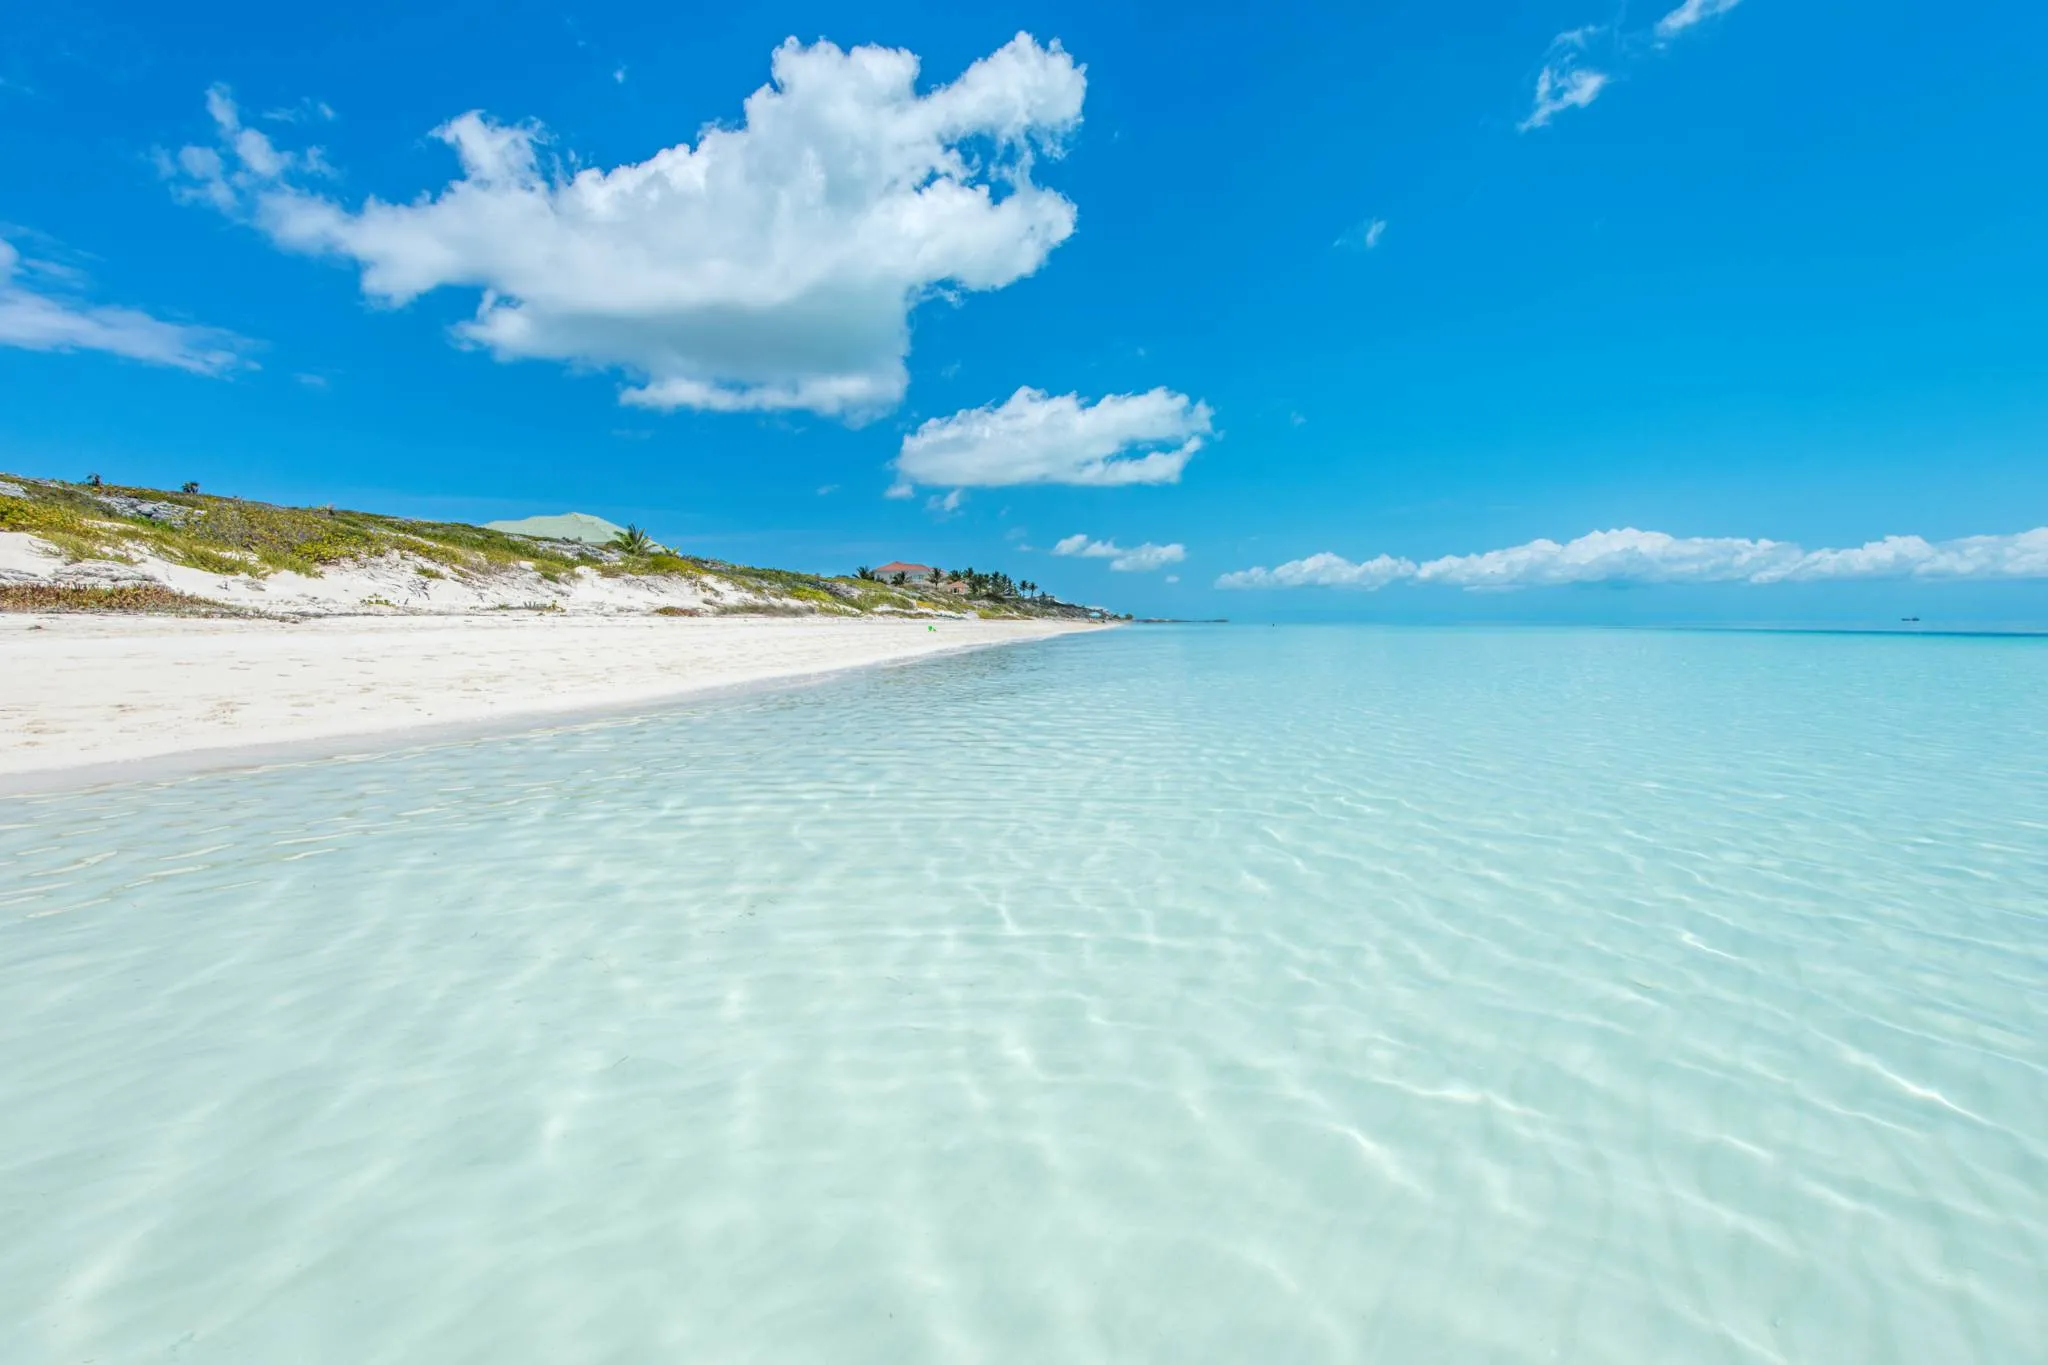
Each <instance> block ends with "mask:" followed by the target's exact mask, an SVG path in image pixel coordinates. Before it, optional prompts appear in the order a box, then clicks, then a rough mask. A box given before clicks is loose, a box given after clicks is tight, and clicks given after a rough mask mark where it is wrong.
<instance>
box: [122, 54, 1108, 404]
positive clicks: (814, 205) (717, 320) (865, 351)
mask: <svg viewBox="0 0 2048 1365" xmlns="http://www.w3.org/2000/svg"><path fill="white" fill-rule="evenodd" d="M771 72H772V75H771V80H770V82H769V84H767V85H764V86H762V87H761V88H760V89H758V90H756V91H755V92H754V93H753V94H752V95H750V96H749V97H748V98H747V100H746V102H745V106H744V111H743V116H742V118H741V119H740V121H739V122H738V123H737V124H736V125H729V126H718V125H715V126H711V127H708V128H706V129H704V130H703V131H702V132H700V133H699V135H698V137H697V140H696V142H695V144H694V145H692V144H691V143H690V142H688V141H683V142H679V143H677V144H675V145H673V146H670V147H667V148H665V149H663V150H661V151H659V152H656V153H655V154H654V155H653V156H651V157H649V158H648V159H647V160H645V161H641V162H637V163H630V164H626V165H620V166H615V167H612V168H610V169H603V168H597V167H578V166H577V165H576V163H575V161H574V158H573V157H568V158H561V157H555V156H551V155H548V154H547V150H548V147H549V140H548V136H547V134H546V132H545V130H544V129H542V128H540V127H539V126H538V125H534V124H530V123H524V124H508V123H501V122H498V121H496V120H494V119H492V118H491V117H490V116H488V115H486V114H484V113H481V112H477V111H472V112H469V113H465V114H461V115H458V116H457V117H455V118H453V119H451V120H449V121H448V122H447V123H445V124H443V125H442V126H441V127H440V128H438V129H436V130H435V136H436V137H437V138H439V139H440V140H441V141H442V142H444V143H446V144H447V145H448V146H449V147H450V148H451V149H452V150H453V151H454V153H455V155H456V158H457V160H458V161H459V163H460V166H461V174H460V176H459V177H458V178H456V179H454V180H452V181H451V182H449V183H448V184H447V185H445V186H443V187H442V188H441V189H439V190H438V191H432V192H427V193H422V194H419V195H417V196H413V197H410V198H409V199H407V200H406V201H405V202H402V203H387V202H385V201H383V200H380V199H376V198H371V199H369V200H367V201H365V202H364V203H362V204H361V205H360V206H359V207H351V206H349V205H348V204H345V203H343V202H341V201H340V200H339V199H337V198H334V197H332V196H330V195H329V194H327V193H325V192H322V191H321V190H320V189H319V188H318V187H317V186H315V185H314V184H313V183H312V182H313V181H314V180H315V178H316V177H317V176H318V175H319V174H320V173H322V172H323V171H324V170H325V163H324V162H323V161H322V160H321V159H320V157H319V155H318V153H317V150H314V151H308V152H286V151H281V150H280V149H279V148H277V147H276V146H275V145H274V144H272V143H271V142H270V140H269V139H268V138H267V137H265V136H264V135H263V134H262V133H260V132H257V131H255V130H253V129H250V128H248V127H246V126H244V124H243V122H242V120H241V118H240V115H239V113H238V112H237V110H236V108H235V106H234V102H233V101H232V100H231V99H230V98H229V97H228V95H227V92H226V91H225V90H222V89H220V88H218V87H216V89H215V90H214V91H212V92H210V93H209V96H208V108H209V111H210V112H211V114H212V116H213V120H214V124H215V128H216V132H217V137H216V139H215V143H214V145H210V146H191V147H185V148H182V149H181V150H179V151H178V152H177V153H175V154H166V155H165V156H163V157H162V158H161V160H160V165H161V167H162V169H163V170H164V172H165V174H166V175H167V176H168V177H169V178H170V179H171V180H172V181H173V182H174V184H175V185H176V186H177V187H178V188H179V191H180V193H182V194H184V195H185V196H187V197H190V198H197V199H201V200H204V201H205V202H208V203H211V204H213V205H214V206H215V207H217V208H219V209H221V210H222V211H224V212H227V213H229V214H231V215H233V216H235V217H237V218H240V219H243V220H246V221H248V222H250V223H253V224H254V225H255V226H256V227H258V228H259V229H261V230H262V231H263V232H264V233H266V234H267V235H268V236H269V237H270V238H271V240H272V241H273V242H275V243H276V244H277V245H278V246H280V247H283V248H285V249H288V250H293V251H301V252H306V253H308V254H313V255H322V256H331V257H336V258H340V259H343V260H347V261H351V262H353V263H354V264H355V265H357V266H358V267H359V269H360V270H361V277H362V288H363V292H364V293H365V294H366V295H368V296H369V297H370V298H372V299H374V300H376V301H377V302H380V303H386V304H404V303H407V302H410V301H411V300H413V299H415V298H417V297H419V296H420V295H422V294H425V293H427V292H429V291H431V290H435V289H442V288H453V289H461V290H473V291H475V293H476V295H477V299H478V302H477V309H476V314H475V316H474V317H473V318H472V319H470V320H469V321H467V322H465V323H463V324H462V325H461V326H460V327H458V328H457V329H456V330H457V336H458V339H459V340H461V341H462V342H464V343H466V344H470V345H475V346H480V347H483V348H485V349H487V350H489V351H490V352H491V353H492V354H494V355H495V356H497V357H498V358H500V359H505V360H512V359H548V360H556V361H561V362H564V363H568V364H575V365H596V366H606V367H616V368H618V369H621V370H623V371H625V372H627V373H628V374H630V375H632V376H634V377H635V378H636V379H637V380H638V381H639V382H637V383H636V384H635V385H634V386H633V387H631V388H629V389H627V390H626V391H625V393H624V395H623V397H624V400H625V401H626V402H629V403H632V404H636V405H639V406H643V407H650V408H677V407H692V408H703V409H710V410H714V411H728V412H729V411H767V410H807V411H811V412H818V413H825V414H831V415H838V416H843V417H847V418H850V419H859V418H861V417H864V416H870V415H873V414H875V413H877V412H880V411H884V410H887V409H888V408H891V407H893V406H894V405H895V404H896V403H897V402H899V401H900V400H901V398H902V397H903V393H904V390H905V387H906V385H907V383H908V376H907V371H906V369H905V365H904V359H905V356H906V355H907V354H908V352H909V348H910V328H909V315H910V312H911V310H912V309H913V308H915V307H916V306H917V305H918V303H919V302H921V301H923V300H925V299H928V298H931V297H934V296H937V295H945V296H957V295H959V294H961V293H965V292H971V291H976V290H989V289H1000V288H1002V287H1004V286H1005V285H1008V284H1011V283H1012V282H1014V281H1016V280H1018V279H1021V278H1023V277H1025V276H1027V275H1030V274H1032V273H1033V272H1034V271H1036V270H1037V269H1038V268H1039V267H1040V266H1041V265H1043V264H1044V262H1045V260H1046V257H1047V256H1048V255H1049V254H1050V253H1051V251H1052V250H1053V248H1055V247H1057V246H1058V245H1059V244H1060V243H1061V242H1063V241H1065V240H1066V239H1067V238H1068V236H1070V235H1071V234H1072V233H1073V230H1074V221H1075V209H1074V205H1073V204H1072V203H1071V202H1070V201H1068V200H1067V199H1065V198H1064V197H1062V196H1061V195H1059V194H1057V193H1055V192H1054V191H1052V190H1049V189H1046V188H1044V187H1043V186H1041V185H1039V184H1037V183H1036V182H1035V181H1034V180H1033V178H1032V172H1033V166H1034V157H1035V155H1036V154H1041V153H1051V152H1056V151H1057V150H1058V148H1059V144H1060V140H1061V138H1063V137H1064V136H1065V135H1066V134H1067V133H1068V132H1070V131H1071V130H1072V129H1073V128H1074V127H1075V126H1076V125H1077V124H1078V122H1079V120H1080V117H1081V104H1082V99H1083V96H1084V94H1085V92H1086V89H1087V81H1086V77H1085V75H1084V73H1083V69H1082V68H1081V67H1080V66H1079V65H1078V64H1076V63H1075V62H1074V60H1073V59H1072V58H1071V57H1069V56H1068V55H1067V54H1066V52H1064V51H1063V50H1061V48H1060V47H1059V45H1058V44H1057V43H1053V44H1051V45H1041V44H1040V43H1038V42H1037V41H1036V40H1035V39H1033V38H1032V37H1030V36H1029V35H1028V34H1022V33H1020V34H1018V35H1017V37H1016V38H1014V39H1013V40H1011V41H1010V42H1009V43H1007V44H1005V45H1004V46H1003V47H1001V48H999V49H997V50H996V51H995V52H993V53H991V54H989V55H988V56H986V57H983V58H982V59H981V60H979V61H977V62H975V63H974V64H973V65H972V66H970V67H968V69H967V70H966V71H965V72H964V73H963V74H962V75H961V76H960V77H959V78H958V79H956V80H955V81H953V82H952V83H951V84H948V85H942V86H939V87H937V88H936V89H932V90H930V91H928V92H926V93H923V94H920V93H919V92H918V88H917V84H918V75H919V70H918V59H917V57H916V55H915V54H913V53H910V52H905V51H901V50H896V49H889V48H881V47H856V48H853V49H851V50H842V49H841V48H839V47H837V46H835V45H833V44H831V43H826V42H819V43H815V44H811V45H808V46H806V45H804V44H801V43H799V42H797V41H795V40H794V39H791V40H789V41H787V42H785V43H783V44H782V46H781V47H779V48H777V49H776V50H775V53H774V57H773V60H772V65H771Z"/></svg>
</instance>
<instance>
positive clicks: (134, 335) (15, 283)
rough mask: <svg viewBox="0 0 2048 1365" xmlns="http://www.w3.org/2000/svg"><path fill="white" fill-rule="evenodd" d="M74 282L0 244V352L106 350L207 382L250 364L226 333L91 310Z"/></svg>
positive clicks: (66, 273) (68, 274) (64, 272)
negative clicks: (0, 349) (206, 377)
mask: <svg viewBox="0 0 2048 1365" xmlns="http://www.w3.org/2000/svg"><path fill="white" fill-rule="evenodd" d="M77 278H78V277H77V272H75V271H72V270H70V269H69V268H68V267H60V266H53V265H47V264H45V263H40V262H35V261H28V260H24V259H23V257H22V255H21V252H20V251H19V250H18V249H17V248H16V247H15V246H14V245H13V244H12V243H10V242H7V241H5V240H0V346H18V347H20V348H22V349H23V350H29V351H104V352H106V353H108V354H110V355H118V356H126V357H127V358H128V359H130V360H140V361H145V362H147V363H148V364H151V365H168V366H171V367H172V368H174V369H179V370H189V371H191V372H192V373H193V374H207V375H217V374H225V373H227V372H228V371H229V370H233V369H238V368H241V367H243V366H246V365H248V364H249V363H250V362H249V360H248V359H247V357H246V355H245V352H246V351H247V350H248V348H249V345H250V343H249V342H248V341H247V340H246V339H244V338H242V337H238V336H236V335H235V334H234V333H232V332H224V331H221V330H220V329H218V328H215V327H195V326H193V325H191V324H189V323H183V322H167V321H165V320H164V319H162V318H158V317H152V316H151V315H150V314H148V313H145V312H142V311H140V310H138V309H134V308H120V307H115V306H112V305H108V304H96V303H89V302H87V301H85V300H84V299H81V298H79V297H77V296H76V294H75V292H73V290H72V289H71V288H69V287H67V286H70V285H73V284H75V283H76V281H77Z"/></svg>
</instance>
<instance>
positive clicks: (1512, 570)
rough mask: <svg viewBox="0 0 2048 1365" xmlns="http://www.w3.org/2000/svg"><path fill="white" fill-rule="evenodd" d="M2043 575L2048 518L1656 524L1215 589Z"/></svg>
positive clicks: (1309, 566) (1268, 572) (1292, 567)
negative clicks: (1794, 534) (2004, 522)
mask: <svg viewBox="0 0 2048 1365" xmlns="http://www.w3.org/2000/svg"><path fill="white" fill-rule="evenodd" d="M1905 578H1914V579H2000V578H2004V579H2013V578H2048V527H2040V528H2037V529H2035V530H2032V531H2022V532H2020V533H2018V534H2017V535H2004V536H1966V537H1964V538H1963V539H1960V540H1950V541H1940V542H1932V541H1927V540H1924V539H1922V538H1921V537H1919V536H1887V537H1885V538H1884V539H1882V540H1873V541H1870V542H1869V543H1867V544H1864V545H1860V546H1856V547H1854V548H1850V549H1839V550H1836V549H1821V550H1806V549H1802V548H1800V547H1799V546H1798V545H1795V544H1793V543H1792V542H1790V541H1783V540H1745V539H1741V538H1737V537H1716V536H1671V535H1666V534H1664V533H1663V532H1661V531H1638V530H1634V529H1632V528H1629V529H1623V530H1617V531H1594V532H1591V533H1589V534H1587V535H1583V536H1580V537H1579V538H1578V539H1576V540H1571V541H1566V542H1564V543H1562V544H1560V543H1559V542H1557V541H1554V540H1532V541H1530V542H1528V543H1527V544H1526V545H1515V546H1511V547H1509V548H1507V549H1501V550H1487V551H1485V552H1483V553H1480V554H1469V555H1444V556H1442V557H1440V558H1437V559H1429V560H1424V561H1421V562H1420V563H1418V562H1416V561H1414V560H1411V559H1402V558H1396V557H1393V556H1390V555H1380V556H1378V557H1376V558H1373V559H1369V560H1365V561H1363V562H1358V563H1354V562H1353V561H1351V560H1348V559H1345V558H1344V557H1343V556H1341V555H1337V554H1332V553H1329V552H1327V551H1326V552H1324V553H1322V554H1315V555H1310V556H1308V557H1307V558H1306V559H1297V560H1292V561H1290V562H1288V563H1285V564H1281V565H1277V566H1275V567H1273V568H1270V569H1269V568H1263V567H1261V568H1252V569H1241V570H1239V571H1237V572H1235V573H1227V574H1224V575H1223V576H1222V577H1221V578H1219V579H1217V580H1216V586H1217V587H1219V588H1300V587H1344V588H1363V589H1366V590H1368V591H1374V590H1377V589H1380V588H1383V587H1385V586H1387V585H1388V584H1390V583H1436V584H1444V585H1447V586H1451V587H1459V588H1466V589H1479V590H1483V589H1489V588H1493V589H1506V588H1529V587H1556V586H1560V585H1563V584H1570V583H1752V584H1768V583H1793V582H1820V581H1833V580H1847V579H1905Z"/></svg>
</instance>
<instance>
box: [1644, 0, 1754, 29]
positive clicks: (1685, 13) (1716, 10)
mask: <svg viewBox="0 0 2048 1365" xmlns="http://www.w3.org/2000/svg"><path fill="white" fill-rule="evenodd" d="M1741 3H1742V0H1685V3H1684V4H1682V5H1680V6H1679V7H1678V8H1677V9H1675V10H1672V11H1671V12H1670V13H1669V14H1667V15H1665V16H1664V17H1663V18H1662V19H1659V20H1658V21H1657V36H1658V37H1659V38H1670V37H1674V36H1676V35H1677V34H1680V33H1683V32H1685V31H1686V30H1687V29H1689V28H1691V27H1692V26H1693V25H1694V24H1697V23H1702V22H1704V21H1706V20H1708V19H1711V18H1713V17H1714V16H1715V15H1717V14H1726V13H1727V12H1728V11H1729V10H1731V9H1734V8H1735V7H1736V6H1737V5H1739V4H1741Z"/></svg>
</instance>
